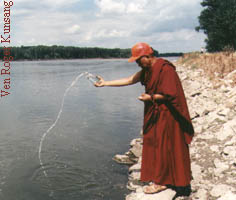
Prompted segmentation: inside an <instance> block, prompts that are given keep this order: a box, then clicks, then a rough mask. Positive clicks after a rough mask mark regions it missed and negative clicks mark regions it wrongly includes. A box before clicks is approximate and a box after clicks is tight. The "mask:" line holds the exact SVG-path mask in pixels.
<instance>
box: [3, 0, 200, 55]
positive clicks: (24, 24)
mask: <svg viewBox="0 0 236 200" xmlns="http://www.w3.org/2000/svg"><path fill="white" fill-rule="evenodd" d="M201 1H202V0H176V1H173V0H165V1H163V0H129V1H128V0H58V1H52V0H42V1H37V0H19V1H15V2H14V7H13V9H12V33H14V35H12V44H13V45H26V44H29V43H30V44H31V45H33V44H35V45H38V44H47V45H51V44H58V45H75V46H101V47H106V48H113V47H118V48H128V47H131V46H132V45H133V44H135V43H136V42H139V41H144V42H148V43H150V44H151V45H153V46H154V47H156V48H157V49H158V50H159V51H160V52H167V51H172V52H173V51H181V49H182V50H183V51H191V49H198V48H200V46H204V45H203V41H204V39H205V37H204V35H203V34H200V33H197V32H195V30H194V27H195V26H197V25H198V20H197V16H199V15H200V11H201V9H202V8H201V6H200V2H201ZM0 24H1V23H0ZM191 40H193V41H194V42H192V41H191ZM195 41H197V42H195ZM190 44H191V45H190Z"/></svg>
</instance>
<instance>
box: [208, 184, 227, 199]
mask: <svg viewBox="0 0 236 200" xmlns="http://www.w3.org/2000/svg"><path fill="white" fill-rule="evenodd" d="M230 190H231V187H230V186H228V185H225V184H219V185H215V186H214V187H213V189H212V190H211V191H210V194H211V196H213V197H221V196H223V195H225V194H226V193H227V192H229V191H230Z"/></svg>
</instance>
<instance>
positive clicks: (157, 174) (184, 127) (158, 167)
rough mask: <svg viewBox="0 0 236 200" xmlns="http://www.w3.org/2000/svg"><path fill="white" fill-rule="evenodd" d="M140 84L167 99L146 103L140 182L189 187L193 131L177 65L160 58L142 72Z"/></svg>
mask: <svg viewBox="0 0 236 200" xmlns="http://www.w3.org/2000/svg"><path fill="white" fill-rule="evenodd" d="M141 83H142V84H143V85H144V86H145V92H146V93H147V94H150V95H152V94H162V95H163V96H164V97H165V100H162V101H155V102H151V101H146V102H144V123H143V133H144V135H143V152H142V167H141V181H144V182H150V181H152V182H154V183H156V184H160V185H173V186H187V185H189V184H190V180H191V168H190V156H189V147H188V144H190V142H191V140H192V137H193V134H194V129H193V126H192V123H191V119H190V115H189V111H188V107H187V103H186V99H185V95H184V91H183V88H182V85H181V82H180V79H179V77H178V74H177V73H176V71H175V66H174V65H173V64H171V63H170V62H168V61H167V60H164V59H162V58H158V59H157V61H156V62H155V63H154V64H153V65H152V67H151V68H149V69H143V70H142V73H141Z"/></svg>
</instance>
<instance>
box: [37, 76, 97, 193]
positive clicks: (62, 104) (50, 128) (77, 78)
mask: <svg viewBox="0 0 236 200" xmlns="http://www.w3.org/2000/svg"><path fill="white" fill-rule="evenodd" d="M82 76H86V77H87V79H88V80H89V81H90V82H92V83H93V84H94V83H95V82H97V81H99V79H98V77H96V76H95V75H93V74H91V73H89V72H83V73H81V74H79V75H78V76H77V77H76V78H75V79H74V80H73V81H72V83H71V84H70V86H69V87H68V88H67V89H66V90H65V92H64V95H63V99H62V102H61V107H60V110H59V112H58V115H57V118H56V120H55V122H54V123H53V124H52V125H51V126H50V127H49V128H48V130H47V131H46V132H44V133H43V135H42V137H41V139H40V143H39V151H38V159H39V164H40V167H41V168H42V170H43V173H44V176H45V177H46V178H48V174H47V172H46V169H45V166H44V164H43V161H42V146H43V142H44V140H45V138H46V137H47V135H48V133H49V132H50V131H51V130H52V129H53V128H54V127H55V126H56V124H57V122H58V120H59V119H60V117H61V113H62V109H63V106H64V102H65V98H66V95H67V93H68V92H69V90H70V89H71V88H72V87H73V86H75V84H76V83H77V82H78V80H79V79H80V78H81V77H82ZM50 185H51V184H50ZM51 195H53V191H51Z"/></svg>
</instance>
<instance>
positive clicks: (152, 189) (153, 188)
mask: <svg viewBox="0 0 236 200" xmlns="http://www.w3.org/2000/svg"><path fill="white" fill-rule="evenodd" d="M166 189H167V187H166V186H163V185H156V184H154V183H153V184H151V185H149V186H144V187H143V192H144V193H145V194H154V193H158V192H161V191H164V190H166Z"/></svg>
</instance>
